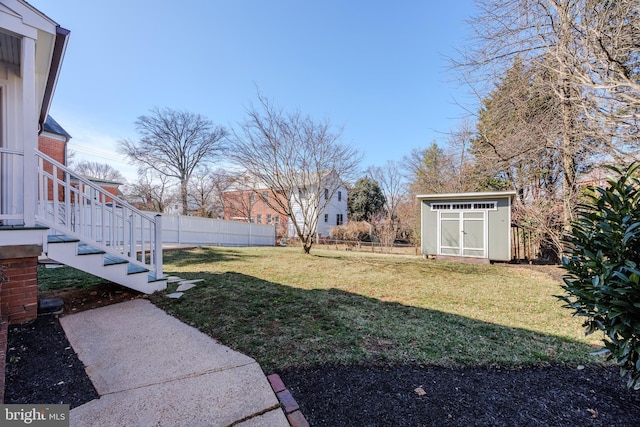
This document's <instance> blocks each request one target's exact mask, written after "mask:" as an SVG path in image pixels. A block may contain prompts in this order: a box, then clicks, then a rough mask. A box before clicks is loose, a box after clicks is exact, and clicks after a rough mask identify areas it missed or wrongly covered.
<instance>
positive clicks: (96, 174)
mask: <svg viewBox="0 0 640 427" xmlns="http://www.w3.org/2000/svg"><path fill="white" fill-rule="evenodd" d="M73 169H74V171H76V172H77V173H79V174H80V175H82V176H85V177H87V178H95V179H102V180H105V181H115V182H120V183H125V182H127V179H126V178H125V177H124V175H122V173H120V171H119V170H117V169H115V168H114V167H113V166H111V165H110V164H108V163H100V162H93V161H90V160H83V161H81V162H78V163H77V164H76V165H75V166H74V168H73Z"/></svg>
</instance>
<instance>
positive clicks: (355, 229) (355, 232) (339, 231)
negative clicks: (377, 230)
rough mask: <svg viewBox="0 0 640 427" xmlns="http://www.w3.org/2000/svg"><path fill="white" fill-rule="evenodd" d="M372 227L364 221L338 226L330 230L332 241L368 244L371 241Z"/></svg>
mask: <svg viewBox="0 0 640 427" xmlns="http://www.w3.org/2000/svg"><path fill="white" fill-rule="evenodd" d="M370 230H371V227H370V226H369V223H367V222H364V221H349V222H347V223H346V224H345V225H337V226H335V227H332V228H331V230H329V234H330V236H331V238H332V239H336V240H349V241H352V242H367V241H370V240H371V236H370Z"/></svg>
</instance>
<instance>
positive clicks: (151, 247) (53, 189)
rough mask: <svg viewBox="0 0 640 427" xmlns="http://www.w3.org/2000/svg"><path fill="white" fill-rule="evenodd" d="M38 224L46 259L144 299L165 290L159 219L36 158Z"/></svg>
mask: <svg viewBox="0 0 640 427" xmlns="http://www.w3.org/2000/svg"><path fill="white" fill-rule="evenodd" d="M36 155H37V156H38V159H39V162H38V163H39V166H38V193H39V194H38V209H37V213H36V222H37V223H38V224H39V225H43V226H46V227H48V228H49V235H48V238H47V242H46V243H45V245H44V252H45V254H46V255H47V257H48V258H50V259H52V260H54V261H57V262H59V263H62V264H65V265H68V266H70V267H73V268H76V269H78V270H82V271H84V272H87V273H90V274H93V275H95V276H98V277H102V278H103V279H107V280H110V281H112V282H115V283H118V284H120V285H123V286H126V287H128V288H131V289H135V290H137V291H140V292H144V293H148V294H150V293H153V292H155V291H159V290H163V289H165V288H166V286H167V279H166V277H164V275H163V273H162V235H161V233H162V231H161V230H162V227H161V216H160V215H156V216H155V217H152V216H149V215H147V214H145V213H143V212H141V211H139V210H137V209H136V208H134V207H133V206H131V205H129V204H128V203H126V202H125V201H123V200H121V199H118V198H117V197H116V196H114V195H112V194H111V193H109V192H107V191H106V190H104V189H103V188H101V187H100V186H98V185H96V184H94V183H93V182H91V181H89V180H87V179H85V178H84V177H82V176H79V175H77V174H75V173H74V172H73V171H71V170H70V169H68V168H67V167H65V166H64V165H62V164H60V163H58V162H56V161H55V160H53V159H52V158H50V157H48V156H47V155H45V154H43V153H41V152H37V153H36Z"/></svg>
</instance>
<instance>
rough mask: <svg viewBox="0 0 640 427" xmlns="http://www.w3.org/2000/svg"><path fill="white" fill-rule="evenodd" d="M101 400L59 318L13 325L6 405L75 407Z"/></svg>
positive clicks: (8, 347)
mask: <svg viewBox="0 0 640 427" xmlns="http://www.w3.org/2000/svg"><path fill="white" fill-rule="evenodd" d="M97 398H98V393H97V392H96V389H95V388H94V387H93V384H92V383H91V380H89V377H88V376H87V374H86V372H85V371H84V365H83V364H82V362H80V360H78V356H77V355H76V353H75V351H74V350H73V348H71V346H70V345H69V341H67V337H66V336H65V334H64V331H63V330H62V327H61V326H60V321H59V320H58V318H57V317H56V316H54V315H44V316H39V317H38V318H37V319H36V320H34V321H33V322H30V323H27V324H24V325H13V326H9V334H8V339H7V360H6V365H5V394H4V403H29V404H39V403H42V404H58V403H66V404H68V405H70V407H71V408H74V407H76V406H79V405H82V404H84V403H86V402H89V401H90V400H93V399H97Z"/></svg>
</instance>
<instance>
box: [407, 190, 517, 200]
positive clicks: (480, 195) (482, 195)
mask: <svg viewBox="0 0 640 427" xmlns="http://www.w3.org/2000/svg"><path fill="white" fill-rule="evenodd" d="M515 195H516V192H515V191H513V190H510V191H485V192H476V193H444V194H418V195H417V196H416V197H417V198H418V200H459V199H469V200H479V199H489V198H496V197H500V198H504V197H508V198H510V199H511V200H513V198H514V197H515Z"/></svg>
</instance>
